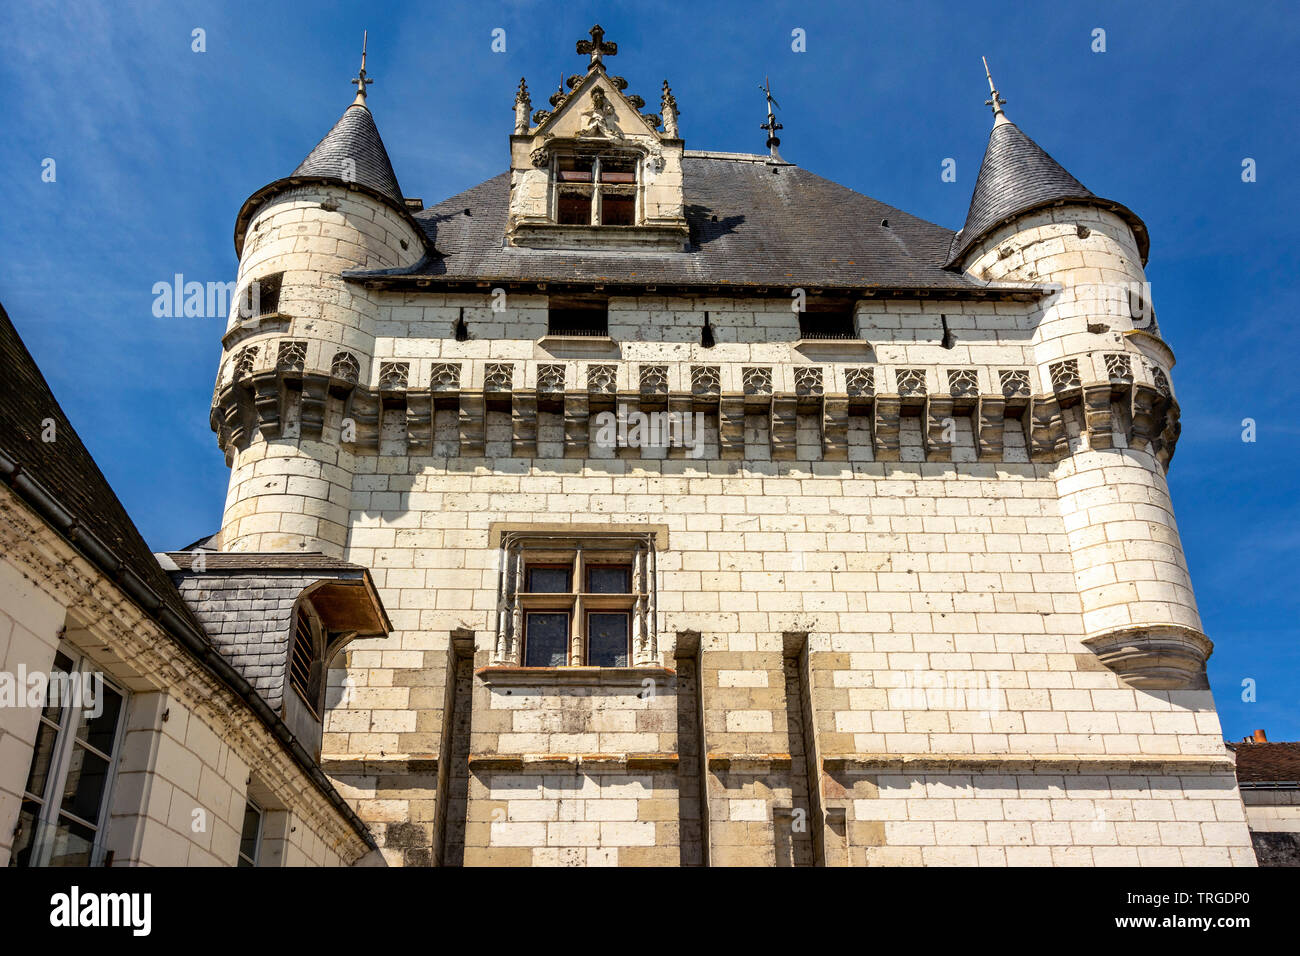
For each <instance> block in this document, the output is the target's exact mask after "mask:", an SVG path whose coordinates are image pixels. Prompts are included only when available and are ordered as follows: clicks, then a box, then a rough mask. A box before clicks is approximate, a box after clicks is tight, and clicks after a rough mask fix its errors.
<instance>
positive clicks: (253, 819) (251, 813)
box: [236, 800, 266, 866]
mask: <svg viewBox="0 0 1300 956" xmlns="http://www.w3.org/2000/svg"><path fill="white" fill-rule="evenodd" d="M265 817H266V815H265V814H264V813H263V812H262V808H261V807H259V806H258V805H257V804H256V803H254V802H253V801H252V800H248V801H246V802H245V803H244V827H243V831H242V832H241V833H240V834H239V862H238V863H237V864H236V866H257V865H258V862H259V861H260V859H261V856H262V823H263V820H264V819H265Z"/></svg>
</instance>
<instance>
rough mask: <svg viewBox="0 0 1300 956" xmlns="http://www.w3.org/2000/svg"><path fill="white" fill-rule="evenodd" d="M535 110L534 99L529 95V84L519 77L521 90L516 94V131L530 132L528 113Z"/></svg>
mask: <svg viewBox="0 0 1300 956" xmlns="http://www.w3.org/2000/svg"><path fill="white" fill-rule="evenodd" d="M532 111H533V101H532V98H531V97H530V96H529V95H528V84H527V83H525V82H524V78H523V77H520V78H519V92H518V93H516V94H515V133H516V134H519V133H527V132H528V114H529V113H531V112H532Z"/></svg>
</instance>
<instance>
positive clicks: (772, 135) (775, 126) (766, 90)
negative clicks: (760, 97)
mask: <svg viewBox="0 0 1300 956" xmlns="http://www.w3.org/2000/svg"><path fill="white" fill-rule="evenodd" d="M759 89H760V90H762V91H763V94H764V95H765V96H766V97H767V122H766V123H764V124H762V125H761V126H759V129H765V130H767V148H768V149H770V150H771V151H772V159H773V160H774V161H776V162H778V163H783V162H785V160H783V159H782V158H781V154H780V153H778V152H777V151H776V148H777V147H778V146H780V145H781V140H780V139H779V138H778V137H777V135H776V131H777V130H779V129H785V127H784V126H782V125H781V124H780V123H778V122H777V121H776V113H774V112H773V111H772V107H773V106H775V107H776V108H777V109H780V108H781V104H780V103H778V102H777V101H776V100H775V99H773V98H772V84H771V82H770V81H769V80H768V78H767V77H766V76H765V77H763V85H762V86H760V87H759Z"/></svg>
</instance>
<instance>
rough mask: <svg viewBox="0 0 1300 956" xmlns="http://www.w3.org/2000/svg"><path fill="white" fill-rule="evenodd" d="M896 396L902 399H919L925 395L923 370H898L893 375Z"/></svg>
mask: <svg viewBox="0 0 1300 956" xmlns="http://www.w3.org/2000/svg"><path fill="white" fill-rule="evenodd" d="M894 378H895V379H896V380H897V382H898V394H899V395H901V396H902V397H903V398H920V397H922V396H924V395H925V393H926V385H925V369H923V368H900V369H898V370H897V371H896V372H895V373H894Z"/></svg>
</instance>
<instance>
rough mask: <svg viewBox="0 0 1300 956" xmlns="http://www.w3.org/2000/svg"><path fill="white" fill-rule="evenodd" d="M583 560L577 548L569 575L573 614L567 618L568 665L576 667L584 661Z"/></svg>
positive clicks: (580, 547) (584, 568)
mask: <svg viewBox="0 0 1300 956" xmlns="http://www.w3.org/2000/svg"><path fill="white" fill-rule="evenodd" d="M585 563H586V562H585V559H584V557H583V554H582V546H581V545H579V546H578V550H577V552H576V553H575V554H574V556H573V573H572V574H571V575H570V577H571V583H572V585H573V587H572V589H571V590H572V592H573V613H572V614H571V615H570V618H569V665H570V666H571V667H577V666H579V665H581V664H582V663H583V662H584V661H585V655H584V654H583V647H582V634H583V629H584V623H585V622H584V621H583V616H584V611H585V608H584V607H583V600H582V591H583V585H584V580H583V579H584V578H585V577H586V567H585Z"/></svg>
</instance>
